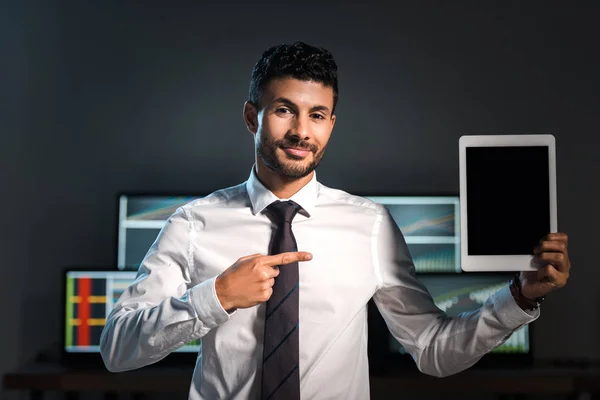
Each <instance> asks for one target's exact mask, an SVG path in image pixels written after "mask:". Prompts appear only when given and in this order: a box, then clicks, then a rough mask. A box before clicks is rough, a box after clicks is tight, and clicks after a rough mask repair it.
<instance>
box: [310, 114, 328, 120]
mask: <svg viewBox="0 0 600 400" xmlns="http://www.w3.org/2000/svg"><path fill="white" fill-rule="evenodd" d="M311 117H312V118H315V119H325V116H324V115H322V114H317V113H314V114H311Z"/></svg>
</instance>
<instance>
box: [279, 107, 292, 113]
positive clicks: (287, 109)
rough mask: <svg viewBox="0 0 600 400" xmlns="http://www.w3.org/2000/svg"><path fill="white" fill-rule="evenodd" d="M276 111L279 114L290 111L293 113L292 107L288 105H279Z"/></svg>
mask: <svg viewBox="0 0 600 400" xmlns="http://www.w3.org/2000/svg"><path fill="white" fill-rule="evenodd" d="M275 112H276V113H277V114H289V113H291V111H290V109H289V108H286V107H279V108H277V109H276V110H275Z"/></svg>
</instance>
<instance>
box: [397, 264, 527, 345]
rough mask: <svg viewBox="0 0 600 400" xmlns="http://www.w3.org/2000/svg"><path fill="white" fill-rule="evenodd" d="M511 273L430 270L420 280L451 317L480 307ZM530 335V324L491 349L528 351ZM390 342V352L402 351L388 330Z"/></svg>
mask: <svg viewBox="0 0 600 400" xmlns="http://www.w3.org/2000/svg"><path fill="white" fill-rule="evenodd" d="M511 277H512V274H510V273H509V274H506V273H481V274H479V273H462V274H429V275H419V280H420V281H421V282H423V284H424V285H425V287H427V290H429V292H430V293H431V296H432V297H433V301H434V302H435V304H436V305H437V306H438V307H439V308H440V309H442V310H443V311H445V312H446V313H447V314H448V315H449V316H451V317H454V316H457V315H458V314H460V313H461V312H465V311H472V310H476V309H478V308H480V307H481V306H482V305H483V303H484V302H485V301H486V300H487V299H488V297H490V296H491V295H493V294H494V293H496V291H498V290H499V289H500V288H502V287H504V286H506V285H507V284H508V282H509V280H510V278H511ZM529 339H530V338H529V326H528V325H525V326H523V327H521V328H520V329H518V330H517V331H515V332H514V333H513V334H512V335H511V336H510V337H509V338H508V340H506V342H504V343H503V344H502V345H500V346H499V347H497V348H496V349H494V350H493V351H492V353H505V354H529V352H530V346H529ZM389 346H390V349H391V351H392V352H393V353H400V354H404V353H405V351H404V348H403V347H402V345H401V344H400V343H398V341H397V340H396V339H395V338H394V337H393V336H392V335H391V334H390V335H389Z"/></svg>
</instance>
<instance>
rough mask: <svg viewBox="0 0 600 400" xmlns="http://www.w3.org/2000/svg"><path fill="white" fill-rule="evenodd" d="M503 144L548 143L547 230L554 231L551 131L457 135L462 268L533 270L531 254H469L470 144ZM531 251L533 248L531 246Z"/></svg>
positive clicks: (536, 267)
mask: <svg viewBox="0 0 600 400" xmlns="http://www.w3.org/2000/svg"><path fill="white" fill-rule="evenodd" d="M506 146H547V147H548V171H549V174H548V179H549V182H548V183H549V188H550V191H549V199H548V201H549V203H550V215H549V218H550V232H556V231H557V207H556V140H555V138H554V136H553V135H551V134H524V135H464V136H461V137H460V139H459V161H460V228H461V229H460V231H461V234H460V235H461V238H460V239H461V240H460V242H461V246H460V247H461V268H462V270H463V271H465V272H472V271H483V272H486V271H489V272H492V271H493V272H496V271H535V270H537V269H538V266H537V265H536V264H534V262H533V257H532V255H520V254H519V255H477V256H470V255H469V254H468V249H469V232H468V226H467V221H468V218H469V214H468V199H467V157H466V149H467V148H469V147H506ZM532 251H533V249H532Z"/></svg>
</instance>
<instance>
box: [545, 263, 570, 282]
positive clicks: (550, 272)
mask: <svg viewBox="0 0 600 400" xmlns="http://www.w3.org/2000/svg"><path fill="white" fill-rule="evenodd" d="M542 270H543V276H544V278H545V280H546V281H547V282H549V283H551V284H552V285H554V286H556V287H562V286H564V285H565V283H566V282H567V279H566V274H563V273H561V272H559V271H557V270H556V269H555V268H554V267H553V266H552V265H546V266H545V267H544V268H542Z"/></svg>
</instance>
